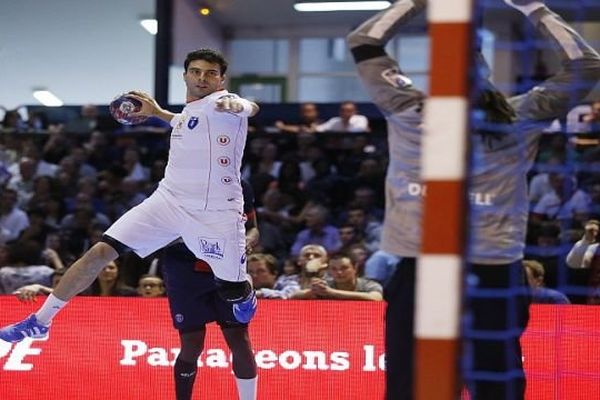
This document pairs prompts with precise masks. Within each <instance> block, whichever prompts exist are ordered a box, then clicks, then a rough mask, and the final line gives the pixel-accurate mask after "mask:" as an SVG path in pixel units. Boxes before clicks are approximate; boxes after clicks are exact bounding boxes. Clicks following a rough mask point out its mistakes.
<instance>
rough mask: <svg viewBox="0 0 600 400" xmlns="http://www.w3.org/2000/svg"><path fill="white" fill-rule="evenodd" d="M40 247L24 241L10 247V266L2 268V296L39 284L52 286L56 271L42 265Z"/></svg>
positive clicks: (0, 291) (0, 281) (0, 276)
mask: <svg viewBox="0 0 600 400" xmlns="http://www.w3.org/2000/svg"><path fill="white" fill-rule="evenodd" d="M41 256H42V254H41V249H40V245H39V244H37V243H36V242H34V241H22V242H16V243H13V244H11V245H10V246H9V247H8V264H9V265H8V266H5V267H2V268H0V294H2V293H3V294H11V293H13V292H14V291H15V290H17V289H18V288H20V287H22V286H25V285H29V284H34V283H38V284H41V285H44V286H49V285H50V277H51V276H52V273H53V272H54V269H52V268H50V267H49V266H47V265H42V264H41Z"/></svg>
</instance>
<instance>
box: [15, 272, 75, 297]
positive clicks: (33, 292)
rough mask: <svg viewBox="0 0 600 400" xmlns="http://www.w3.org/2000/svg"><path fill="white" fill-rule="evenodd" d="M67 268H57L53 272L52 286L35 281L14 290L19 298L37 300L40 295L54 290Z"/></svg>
mask: <svg viewBox="0 0 600 400" xmlns="http://www.w3.org/2000/svg"><path fill="white" fill-rule="evenodd" d="M65 271H66V269H57V270H55V271H54V273H53V274H52V286H51V287H48V286H44V285H40V284H39V283H34V284H31V285H25V286H23V287H20V288H18V289H17V290H15V291H14V292H13V294H14V295H16V296H17V298H18V299H19V300H20V301H22V302H24V303H31V302H35V301H36V298H37V296H38V295H40V294H41V295H49V294H50V293H52V292H53V291H54V288H55V287H56V285H58V282H60V280H61V279H62V277H63V275H64V274H65Z"/></svg>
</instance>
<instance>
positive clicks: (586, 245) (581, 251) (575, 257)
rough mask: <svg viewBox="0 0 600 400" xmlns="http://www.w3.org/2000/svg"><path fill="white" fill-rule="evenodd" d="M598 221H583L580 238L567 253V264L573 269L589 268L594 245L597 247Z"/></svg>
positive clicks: (599, 223)
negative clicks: (582, 231) (582, 230)
mask: <svg viewBox="0 0 600 400" xmlns="http://www.w3.org/2000/svg"><path fill="white" fill-rule="evenodd" d="M599 231H600V221H598V220H595V219H591V220H589V221H587V222H586V223H585V226H584V234H583V237H582V238H581V240H579V241H578V242H577V243H575V244H574V245H573V248H572V249H571V251H569V254H567V265H568V266H569V267H571V268H574V269H579V268H589V267H590V262H591V258H592V255H593V254H594V251H595V247H598V232H599Z"/></svg>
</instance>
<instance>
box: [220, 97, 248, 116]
mask: <svg viewBox="0 0 600 400" xmlns="http://www.w3.org/2000/svg"><path fill="white" fill-rule="evenodd" d="M215 110H217V111H219V112H231V113H234V114H238V113H240V112H242V111H243V110H244V105H243V103H242V101H241V99H239V98H235V97H230V96H223V97H221V98H220V99H218V100H217V101H215Z"/></svg>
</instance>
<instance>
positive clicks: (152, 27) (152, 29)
mask: <svg viewBox="0 0 600 400" xmlns="http://www.w3.org/2000/svg"><path fill="white" fill-rule="evenodd" d="M140 25H142V26H143V27H144V29H145V30H147V31H148V33H150V34H151V35H156V34H157V33H158V21H157V20H156V19H152V18H148V19H142V20H140Z"/></svg>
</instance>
